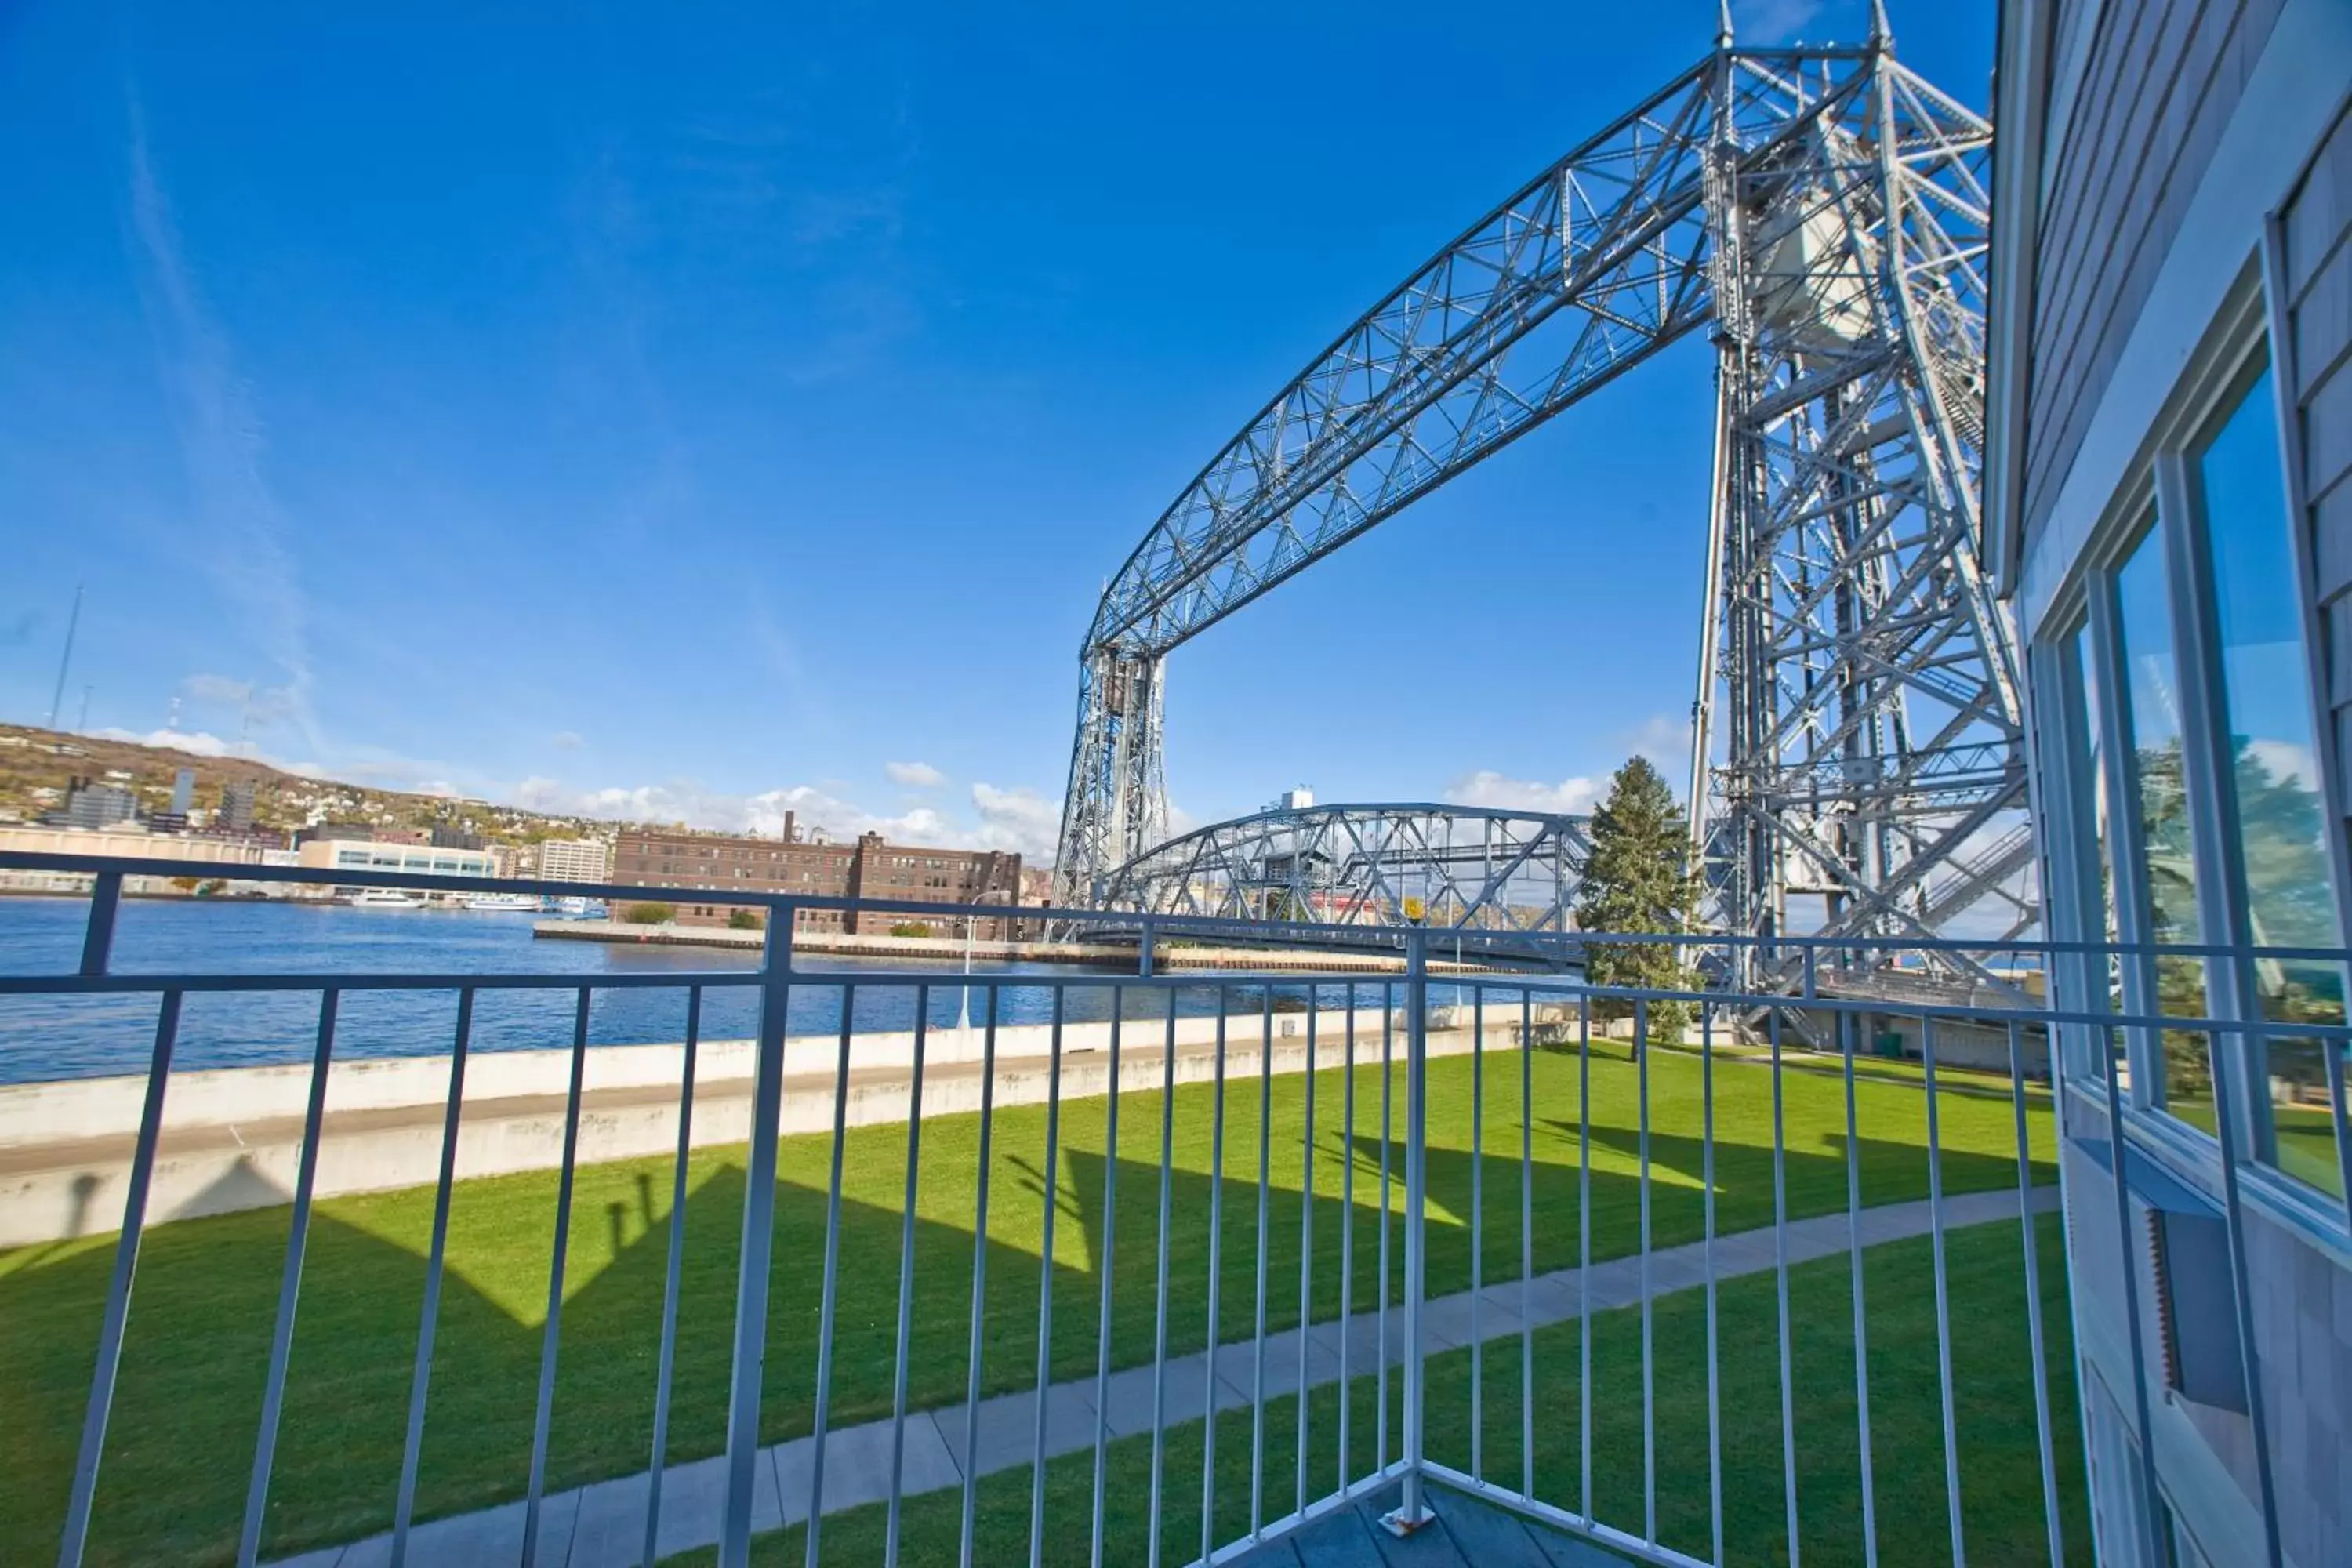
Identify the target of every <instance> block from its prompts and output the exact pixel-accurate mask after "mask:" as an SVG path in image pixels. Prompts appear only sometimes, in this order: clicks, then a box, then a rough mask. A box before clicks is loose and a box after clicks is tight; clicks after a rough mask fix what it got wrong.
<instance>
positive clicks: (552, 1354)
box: [522, 985, 591, 1568]
mask: <svg viewBox="0 0 2352 1568" xmlns="http://www.w3.org/2000/svg"><path fill="white" fill-rule="evenodd" d="M590 994H591V993H590V990H589V987H587V986H585V985H583V986H582V987H580V994H579V1001H578V1004H577V1005H576V1006H575V1007H574V1008H573V1010H572V1080H571V1082H570V1084H569V1085H568V1086H567V1087H566V1088H565V1089H564V1094H563V1165H562V1170H561V1171H560V1172H559V1173H558V1174H557V1177H556V1182H555V1242H554V1245H553V1246H552V1247H550V1249H549V1252H548V1259H547V1325H546V1327H545V1329H544V1330H543V1331H541V1335H540V1344H539V1405H538V1408H537V1410H536V1412H535V1413H534V1415H532V1417H531V1426H530V1483H529V1485H528V1488H527V1489H526V1490H525V1491H524V1493H523V1503H522V1562H523V1564H524V1568H532V1565H533V1564H535V1563H538V1561H539V1516H540V1504H541V1501H542V1500H543V1497H544V1494H545V1492H546V1489H547V1444H548V1437H549V1435H550V1432H551V1426H552V1424H553V1422H554V1419H555V1367H556V1359H557V1356H558V1355H559V1353H560V1352H562V1347H563V1273H564V1266H565V1263H566V1261H567V1259H568V1258H570V1256H571V1251H572V1178H573V1175H574V1173H576V1171H577V1170H578V1166H579V1159H580V1089H581V1081H582V1079H583V1078H584V1077H585V1075H586V1073H587V1070H588V1003H589V997H590Z"/></svg>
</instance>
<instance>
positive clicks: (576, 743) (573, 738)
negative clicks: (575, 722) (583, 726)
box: [547, 730, 584, 752]
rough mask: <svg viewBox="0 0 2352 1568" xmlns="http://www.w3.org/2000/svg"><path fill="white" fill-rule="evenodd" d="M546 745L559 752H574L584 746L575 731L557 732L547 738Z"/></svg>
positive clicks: (577, 732)
mask: <svg viewBox="0 0 2352 1568" xmlns="http://www.w3.org/2000/svg"><path fill="white" fill-rule="evenodd" d="M547 743H548V744H549V745H551V746H553V747H554V748H555V749H556V750H557V751H559V752H576V751H578V750H579V749H580V748H581V746H582V745H583V744H584V742H583V741H582V740H581V739H580V731H577V730H558V731H556V732H555V733H554V734H552V735H550V736H549V737H548V738H547Z"/></svg>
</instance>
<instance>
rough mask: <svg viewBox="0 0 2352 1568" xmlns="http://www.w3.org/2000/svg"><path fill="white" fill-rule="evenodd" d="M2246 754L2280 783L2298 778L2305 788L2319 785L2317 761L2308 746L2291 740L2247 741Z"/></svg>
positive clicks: (2315, 787) (2314, 787)
mask: <svg viewBox="0 0 2352 1568" xmlns="http://www.w3.org/2000/svg"><path fill="white" fill-rule="evenodd" d="M2246 754H2247V755H2248V756H2249V757H2251V758H2252V759H2253V760H2254V761H2255V762H2257V763H2261V764H2262V765H2263V768H2264V769H2265V770H2267V771H2268V773H2270V775H2271V777H2272V778H2273V779H2275V780H2276V781H2277V782H2279V783H2280V784H2285V783H2287V782H2288V781H2289V780H2300V781H2302V784H2303V787H2304V788H2305V789H2317V788H2318V787H2319V763H2318V761H2317V759H2316V758H2315V757H2313V756H2312V754H2311V748H2310V747H2308V746H2298V745H2296V744H2295V743H2294V742H2292V741H2248V742H2246Z"/></svg>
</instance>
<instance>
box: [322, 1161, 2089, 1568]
mask: <svg viewBox="0 0 2352 1568" xmlns="http://www.w3.org/2000/svg"><path fill="white" fill-rule="evenodd" d="M2033 1207H2034V1209H2035V1211H2036V1212H2037V1213H2052V1212H2054V1211H2055V1210H2056V1209H2057V1207H2058V1189H2057V1188H2056V1187H2054V1186H2053V1187H2040V1188H2037V1189H2035V1191H2034V1194H2033ZM2017 1212H2018V1200H2017V1194H2016V1193H2015V1192H2014V1191H2012V1190H2003V1191H1998V1192H1989V1193H1969V1194H1960V1195H1958V1196H1954V1197H1948V1198H1946V1199H1945V1200H1944V1224H1945V1226H1946V1227H1947V1228H1948V1229H1955V1228H1958V1227H1961V1226H1974V1225H1987V1224H1991V1223H1993V1222H1996V1221H2000V1220H2009V1219H2015V1218H2016V1217H2017ZM1930 1226H1931V1218H1930V1207H1929V1205H1928V1204H1927V1202H1926V1201H1925V1200H1921V1201H1918V1202H1914V1203H1906V1204H1886V1205H1880V1206H1877V1207H1874V1208H1867V1209H1864V1210H1863V1211H1862V1216H1861V1237H1862V1242H1863V1245H1864V1246H1876V1245H1878V1244H1879V1243H1881V1242H1888V1241H1900V1240H1905V1239H1906V1238H1909V1237H1919V1236H1925V1235H1927V1233H1928V1230H1929V1228H1930ZM1849 1245H1850V1241H1849V1237H1848V1230H1847V1226H1846V1216H1845V1215H1843V1214H1833V1215H1818V1216H1816V1217H1813V1218H1811V1219H1801V1220H1791V1221H1790V1223H1789V1242H1788V1252H1789V1261H1790V1263H1791V1264H1796V1263H1803V1262H1808V1261H1810V1260H1811V1259H1814V1258H1831V1257H1836V1256H1840V1255H1843V1253H1844V1252H1845V1251H1846V1249H1847V1247H1849ZM1714 1246H1715V1273H1716V1278H1717V1279H1736V1278H1738V1277H1739V1276H1741V1275H1748V1274H1759V1273H1763V1272H1765V1271H1767V1270H1769V1269H1770V1268H1772V1266H1773V1260H1774V1257H1775V1253H1774V1246H1773V1231H1772V1227H1771V1226H1761V1227H1759V1228H1758V1229H1755V1230H1746V1231H1739V1232H1737V1233H1734V1234H1732V1235H1728V1236H1721V1237H1717V1238H1716V1240H1715V1244H1714ZM1580 1274H1581V1271H1580V1270H1579V1269H1575V1268H1563V1269H1559V1270H1557V1271H1555V1272H1553V1273H1549V1274H1539V1275H1538V1276H1537V1277H1536V1278H1535V1279H1533V1280H1532V1281H1531V1282H1529V1284H1528V1287H1527V1289H1526V1291H1525V1294H1524V1297H1523V1296H1522V1292H1521V1289H1520V1287H1519V1285H1518V1284H1517V1282H1516V1281H1513V1282H1510V1283H1507V1284H1500V1285H1492V1286H1488V1287H1487V1288H1486V1289H1485V1290H1484V1291H1482V1292H1479V1294H1478V1299H1477V1300H1476V1301H1475V1303H1474V1302H1473V1300H1472V1293H1471V1292H1470V1291H1467V1290H1464V1291H1459V1292H1456V1293H1455V1294H1454V1295H1450V1296H1443V1297H1439V1298H1437V1299H1435V1300H1432V1301H1430V1302H1429V1303H1428V1304H1427V1305H1426V1306H1424V1307H1423V1310H1422V1328H1423V1334H1424V1336H1425V1338H1426V1341H1427V1344H1428V1349H1429V1350H1430V1351H1431V1352H1443V1351H1448V1350H1455V1349H1459V1348H1461V1347H1463V1346H1465V1345H1467V1344H1469V1343H1470V1342H1471V1340H1472V1337H1473V1335H1474V1333H1475V1336H1476V1337H1478V1338H1479V1339H1482V1340H1496V1339H1500V1338H1504V1337H1506V1336H1509V1335H1516V1334H1517V1332H1518V1331H1519V1324H1520V1307H1521V1303H1522V1300H1524V1301H1525V1304H1526V1307H1527V1318H1528V1321H1529V1322H1530V1323H1532V1324H1533V1325H1534V1326H1535V1327H1538V1328H1541V1327H1544V1326H1545V1325H1548V1324H1551V1323H1559V1322H1565V1321H1570V1320H1571V1319H1573V1318H1575V1317H1576V1316H1577V1315H1578V1314H1579V1312H1580V1310H1582V1308H1583V1305H1584V1302H1585V1301H1586V1300H1587V1299H1588V1288H1587V1282H1586V1281H1585V1280H1583V1279H1581V1278H1580ZM1705 1281H1706V1243H1704V1242H1690V1243H1687V1244H1685V1245H1684V1246H1681V1247H1661V1248H1658V1249H1656V1250H1654V1251H1653V1252H1652V1253H1651V1254H1650V1258H1649V1277H1648V1289H1649V1293H1650V1294H1651V1295H1653V1296H1663V1295H1666V1294H1669V1293H1671V1292H1673V1291H1677V1290H1685V1289H1690V1288H1692V1287H1694V1286H1696V1285H1700V1284H1703V1283H1704V1282H1705ZM1642 1297H1643V1266H1642V1259H1641V1258H1639V1257H1631V1258H1612V1259H1610V1260H1609V1261H1607V1262H1605V1263H1596V1264H1594V1265H1593V1266H1592V1269H1591V1279H1590V1281H1589V1300H1590V1302H1591V1310H1594V1311H1596V1312H1599V1311H1608V1310H1612V1309H1614V1308H1619V1307H1629V1306H1633V1305H1634V1304H1636V1303H1638V1302H1639V1301H1640V1300H1642ZM1403 1318H1404V1314H1403V1312H1402V1310H1398V1309H1396V1308H1393V1307H1392V1308H1391V1309H1390V1310H1389V1313H1388V1345H1387V1355H1388V1360H1389V1362H1390V1363H1391V1365H1394V1364H1396V1363H1399V1362H1401V1361H1402V1359H1403V1354H1404V1337H1403V1327H1404V1324H1403ZM1474 1323H1475V1328H1474ZM1298 1333H1299V1331H1297V1330H1296V1329H1292V1330H1288V1331H1284V1332H1281V1333H1275V1334H1268V1335H1267V1336H1266V1340H1265V1393H1266V1396H1267V1397H1268V1398H1280V1397H1282V1396H1284V1395H1286V1394H1295V1393H1297V1388H1298V1363H1299V1353H1298V1352H1299V1342H1298ZM1343 1338H1344V1339H1345V1340H1346V1342H1347V1348H1348V1363H1349V1374H1350V1375H1351V1376H1353V1375H1360V1374H1363V1373H1370V1372H1371V1371H1372V1370H1373V1368H1374V1367H1375V1365H1376V1364H1377V1360H1378V1357H1379V1354H1380V1325H1379V1318H1378V1315H1377V1314H1375V1313H1372V1312H1360V1313H1357V1314H1356V1315H1355V1316H1354V1317H1353V1318H1350V1319H1349V1320H1347V1321H1346V1322H1345V1323H1344V1324H1342V1323H1340V1322H1338V1321H1332V1322H1325V1323H1317V1324H1314V1325H1312V1326H1311V1327H1310V1328H1308V1329H1307V1385H1308V1386H1309V1387H1319V1386H1321V1385H1322V1384H1328V1383H1332V1382H1336V1381H1337V1380H1338V1378H1339V1363H1340V1356H1339V1351H1340V1342H1341V1340H1342V1339H1343ZM1256 1354H1257V1352H1256V1345H1255V1342H1254V1341H1243V1342H1238V1343H1233V1344H1227V1345H1223V1346H1222V1347H1220V1349H1219V1350H1218V1352H1217V1361H1216V1377H1215V1380H1214V1388H1215V1400H1216V1405H1217V1408H1218V1409H1220V1410H1227V1409H1233V1408H1235V1407H1238V1406H1245V1405H1248V1404H1249V1403H1250V1398H1251V1392H1250V1391H1251V1388H1252V1384H1253V1382H1254V1373H1255V1363H1256ZM1208 1374H1209V1352H1206V1351H1202V1352H1195V1353H1193V1354H1192V1355H1187V1356H1178V1357H1174V1358H1171V1360H1170V1361H1169V1363H1168V1366H1167V1406H1166V1419H1167V1421H1168V1422H1169V1423H1170V1424H1171V1425H1174V1424H1176V1423H1179V1422H1184V1421H1192V1420H1197V1419H1199V1418H1200V1416H1201V1415H1202V1410H1203V1407H1204V1406H1205V1405H1206V1404H1207V1401H1208V1398H1209V1390H1210V1386H1211V1383H1210V1378H1209V1375H1208ZM1153 1385H1154V1369H1153V1368H1152V1367H1151V1366H1150V1365H1149V1364H1146V1365H1143V1366H1135V1367H1129V1368H1128V1369H1126V1370H1125V1371H1122V1372H1115V1373H1112V1374H1111V1376H1110V1380H1109V1384H1108V1390H1107V1396H1106V1397H1105V1399H1104V1401H1103V1405H1102V1417H1103V1425H1104V1426H1106V1428H1107V1429H1108V1432H1109V1435H1110V1436H1112V1437H1114V1438H1118V1437H1125V1436H1132V1435H1134V1434H1136V1433H1139V1432H1149V1431H1150V1430H1151V1422H1152V1398H1153ZM1095 1397H1096V1381H1095V1379H1094V1378H1092V1377H1084V1378H1076V1379H1073V1380H1071V1381H1070V1382H1067V1383H1057V1384H1052V1385H1051V1386H1049V1387H1048V1388H1047V1390H1046V1393H1045V1457H1046V1458H1055V1457H1058V1456H1060V1455H1063V1454H1070V1453H1076V1452H1078V1451H1080V1450H1082V1449H1087V1448H1091V1447H1093V1446H1094V1441H1095V1428H1096V1405H1095ZM965 1412H966V1407H965V1406H964V1405H961V1404H959V1405H951V1406H949V1407H947V1408H944V1409H939V1410H925V1411H918V1412H911V1413H909V1414H908V1417H907V1427H906V1454H905V1460H904V1472H903V1477H902V1482H901V1486H902V1491H903V1494H904V1495H905V1496H908V1497H913V1496H916V1495H918V1494H920V1493H924V1492H930V1491H939V1490H943V1489H949V1488H961V1486H962V1485H963V1471H962V1468H961V1458H962V1455H963V1453H964V1427H965V1422H966V1420H967V1416H966V1413H965ZM978 1418H979V1422H980V1447H979V1453H980V1466H979V1470H980V1473H981V1474H982V1475H987V1474H992V1473H993V1472H995V1471H998V1470H1004V1469H1013V1468H1021V1467H1025V1466H1027V1465H1029V1464H1030V1463H1031V1462H1032V1460H1033V1458H1034V1455H1035V1452H1036V1442H1035V1438H1036V1394H1035V1391H1034V1390H1027V1391H1024V1392H1021V1393H1016V1394H998V1395H997V1396H996V1397H994V1398H992V1399H984V1400H982V1401H981V1402H980V1405H979V1406H978ZM891 1425H892V1424H891V1422H890V1421H889V1420H888V1419H887V1418H886V1419H883V1420H879V1421H870V1422H866V1423H865V1424H864V1425H862V1426H848V1427H842V1428H838V1429H836V1430H835V1431H833V1432H831V1433H829V1434H828V1435H827V1436H826V1440H825V1459H824V1512H825V1513H828V1514H831V1513H837V1512H839V1511H841V1510H845V1509H852V1508H858V1507H862V1506H864V1505H866V1504H867V1503H874V1502H880V1501H883V1500H886V1499H887V1498H888V1496H889V1495H890V1448H891ZM815 1453H816V1442H815V1439H814V1437H795V1438H793V1439H792V1440H790V1441H788V1442H782V1443H778V1444H775V1445H773V1446H772V1447H768V1448H765V1449H762V1450H761V1454H760V1467H759V1474H758V1481H757V1489H756V1491H755V1493H754V1496H753V1500H752V1526H753V1528H754V1529H755V1530H761V1531H767V1530H780V1529H782V1528H783V1527H784V1526H786V1525H788V1524H796V1523H799V1522H800V1521H803V1520H805V1519H806V1518H807V1517H808V1515H809V1503H810V1490H811V1481H812V1478H813V1473H814V1458H815ZM725 1466H726V1461H725V1458H724V1457H723V1456H714V1457H712V1458H708V1459H698V1460H696V1461H694V1462H693V1463H691V1464H684V1465H673V1466H671V1467H669V1468H667V1469H665V1470H664V1471H663V1472H662V1488H661V1528H660V1535H659V1551H660V1553H661V1554H662V1555H664V1556H667V1555H668V1554H669V1553H671V1552H685V1551H688V1550H691V1549H692V1548H694V1547H698V1546H709V1545H711V1544H713V1543H714V1542H717V1541H718V1539H719V1508H720V1505H721V1502H722V1500H723V1499H724V1495H725V1490H726V1474H725ZM647 1491H648V1488H647V1485H646V1474H644V1473H640V1474H637V1475H635V1476H627V1477H623V1478H620V1479H614V1480H609V1481H598V1482H596V1483H594V1484H593V1485H591V1486H585V1487H578V1488H574V1489H572V1490H570V1491H564V1492H557V1493H553V1494H551V1495H550V1496H549V1497H548V1498H546V1499H545V1500H543V1501H542V1503H541V1511H540V1527H539V1548H538V1551H537V1552H536V1553H535V1561H534V1563H532V1564H531V1568H630V1565H633V1564H635V1563H638V1562H639V1561H641V1559H642V1556H643V1553H644V1551H645V1533H646V1494H647ZM522 1523H523V1505H522V1504H521V1503H520V1502H511V1503H506V1504H502V1505H501V1506H499V1507H497V1508H492V1509H484V1510H479V1511H478V1512H474V1513H465V1514H457V1515H453V1516H451V1517H450V1518H447V1519H439V1520H435V1521H431V1522H429V1523H425V1524H421V1525H418V1526H416V1527H415V1529H413V1530H412V1531H410V1534H409V1560H410V1561H411V1562H413V1563H434V1564H436V1565H442V1568H515V1564H516V1563H517V1561H518V1559H519V1558H520V1554H521V1546H522ZM391 1559H392V1537H391V1535H390V1533H389V1532H387V1533H385V1534H383V1535H376V1536H370V1537H368V1538H367V1539H366V1540H363V1541H358V1542H352V1543H351V1544H349V1545H347V1546H334V1547H327V1548H324V1549H322V1550H320V1551H316V1552H306V1553H304V1554H302V1555H301V1556H299V1557H296V1558H290V1559H287V1560H285V1561H284V1562H283V1563H282V1564H280V1565H279V1568H386V1565H388V1564H389V1563H390V1562H391Z"/></svg>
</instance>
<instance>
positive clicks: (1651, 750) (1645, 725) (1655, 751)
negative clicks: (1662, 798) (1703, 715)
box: [1622, 713, 1691, 790]
mask: <svg viewBox="0 0 2352 1568" xmlns="http://www.w3.org/2000/svg"><path fill="white" fill-rule="evenodd" d="M1622 743H1623V745H1624V747H1625V749H1626V750H1627V751H1628V752H1632V753H1633V754H1634V755H1636V756H1643V757H1647V758H1649V759H1650V761H1651V762H1652V763H1655V764H1656V765H1657V769H1658V771H1659V772H1660V773H1664V774H1665V775H1666V783H1668V784H1672V785H1673V786H1674V787H1675V789H1676V790H1680V789H1682V788H1683V787H1684V786H1685V784H1687V783H1688V782H1689V773H1690V752H1691V721H1690V716H1689V715H1688V714H1671V713H1655V714H1653V715H1651V716H1650V717H1649V718H1648V719H1645V720H1643V721H1642V723H1641V725H1640V727H1639V728H1637V729H1636V730H1634V731H1633V733H1632V734H1630V735H1627V736H1624V737H1622Z"/></svg>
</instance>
